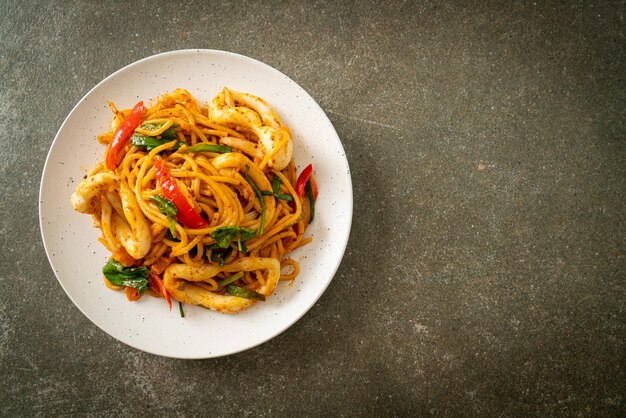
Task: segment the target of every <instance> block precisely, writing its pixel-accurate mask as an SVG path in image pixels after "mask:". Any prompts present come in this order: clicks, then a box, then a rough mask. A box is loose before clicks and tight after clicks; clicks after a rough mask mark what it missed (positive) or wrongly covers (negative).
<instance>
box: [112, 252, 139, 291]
mask: <svg viewBox="0 0 626 418" xmlns="http://www.w3.org/2000/svg"><path fill="white" fill-rule="evenodd" d="M102 274H104V277H106V278H107V280H108V281H110V282H111V284H114V285H115V286H128V287H134V288H135V289H137V291H138V292H139V293H143V292H144V291H146V289H148V269H147V268H146V267H124V266H123V265H122V263H120V262H118V261H116V260H115V259H113V258H111V259H109V261H108V262H107V263H106V264H105V265H104V267H103V268H102Z"/></svg>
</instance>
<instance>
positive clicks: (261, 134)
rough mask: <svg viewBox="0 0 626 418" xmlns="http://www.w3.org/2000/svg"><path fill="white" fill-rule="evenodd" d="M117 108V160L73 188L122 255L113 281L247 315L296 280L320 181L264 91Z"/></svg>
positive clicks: (111, 272) (113, 150) (110, 157)
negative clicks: (296, 151)
mask: <svg viewBox="0 0 626 418" xmlns="http://www.w3.org/2000/svg"><path fill="white" fill-rule="evenodd" d="M109 106H110V108H111V110H112V111H113V113H114V117H113V121H112V123H111V130H110V132H108V133H105V134H102V135H99V136H98V141H99V142H100V143H102V144H107V150H106V153H105V159H104V161H102V162H101V163H99V164H98V165H97V166H96V167H95V168H94V169H93V170H92V171H91V173H90V174H89V175H88V176H87V177H86V178H85V179H84V180H83V181H82V182H81V183H80V184H79V185H78V187H77V188H76V192H75V193H74V194H73V195H72V197H71V203H72V205H73V207H74V209H75V210H77V211H78V212H82V213H88V214H91V215H92V217H93V219H94V224H95V226H96V227H98V228H99V229H100V230H101V231H102V236H101V237H100V238H99V241H100V242H101V243H102V244H103V245H104V246H105V247H106V248H107V249H108V250H109V251H111V253H112V257H111V259H110V260H109V262H108V263H107V264H106V265H105V266H104V268H103V273H104V282H105V284H106V286H107V287H109V288H111V289H115V290H122V289H124V290H125V292H126V296H127V297H128V299H129V300H136V299H138V298H139V297H140V296H141V294H143V293H144V292H148V293H151V294H153V295H157V296H158V295H160V296H163V297H164V298H165V299H166V300H167V302H168V303H169V304H170V309H171V300H170V296H171V297H173V298H174V299H176V300H178V301H179V302H182V303H189V304H194V305H200V306H204V307H206V308H209V309H213V310H216V311H220V312H236V311H239V310H241V309H245V308H246V307H249V306H251V305H252V304H254V303H255V302H256V301H259V300H265V298H266V297H268V296H270V295H271V294H272V293H273V291H274V289H275V287H276V285H277V282H278V281H279V280H293V279H294V278H295V277H296V275H297V274H298V270H299V267H298V263H297V261H295V260H293V259H292V258H289V257H288V254H289V253H290V252H291V251H292V250H294V249H296V248H298V247H299V246H302V245H304V244H306V243H307V242H309V241H310V240H311V238H310V237H307V238H305V237H304V233H305V230H306V228H307V226H308V224H309V222H310V221H311V220H312V218H313V214H314V201H315V198H316V197H317V186H316V185H315V181H314V180H313V177H312V176H311V166H310V165H309V166H307V167H306V168H305V169H304V170H302V173H301V174H300V176H299V177H296V174H297V173H296V166H295V164H294V161H293V159H292V138H291V133H290V131H289V128H288V127H286V126H284V125H283V124H282V123H281V121H280V119H279V118H278V116H277V115H276V113H275V112H274V110H273V109H272V108H271V107H270V106H269V105H268V104H267V103H266V102H265V101H264V100H262V99H260V98H258V97H256V96H253V95H251V94H247V93H241V92H236V91H231V90H228V89H227V88H224V89H223V90H222V91H221V92H220V93H219V94H218V95H217V96H216V97H215V98H214V99H213V100H212V102H211V103H210V104H208V105H206V106H202V107H201V106H199V104H198V102H197V101H196V100H195V99H194V98H193V97H192V96H191V94H190V93H189V92H187V91H186V90H182V89H176V90H174V91H173V92H171V93H168V94H164V95H163V96H161V97H159V98H158V99H157V100H156V101H155V102H154V103H153V105H152V106H150V107H147V108H146V107H144V106H143V102H139V103H137V105H136V106H135V107H134V108H133V109H126V110H121V111H120V110H118V109H117V108H116V107H115V105H113V104H112V103H109ZM281 271H282V272H281Z"/></svg>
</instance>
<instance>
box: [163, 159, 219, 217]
mask: <svg viewBox="0 0 626 418" xmlns="http://www.w3.org/2000/svg"><path fill="white" fill-rule="evenodd" d="M154 169H155V170H156V175H157V180H159V184H160V185H161V191H162V192H163V196H165V197H166V198H168V199H169V200H171V201H172V203H174V205H175V206H176V209H178V213H177V214H176V219H177V220H178V222H180V223H181V224H182V225H184V226H186V227H187V228H194V229H198V228H206V227H207V226H209V225H208V224H207V223H206V221H205V220H204V219H202V217H201V216H200V215H199V214H198V212H196V211H195V210H194V209H193V207H192V206H191V204H189V202H188V201H187V198H186V197H185V195H184V194H183V192H182V191H181V190H180V189H179V188H178V186H177V185H176V183H175V182H174V179H172V177H171V176H170V175H169V173H168V172H167V170H166V169H165V165H164V164H163V159H161V157H155V159H154Z"/></svg>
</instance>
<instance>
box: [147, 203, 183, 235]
mask: <svg viewBox="0 0 626 418" xmlns="http://www.w3.org/2000/svg"><path fill="white" fill-rule="evenodd" d="M150 200H152V201H153V202H154V203H156V205H157V207H158V208H159V212H161V213H162V214H163V215H165V216H167V219H168V220H169V221H170V234H171V235H172V237H175V236H176V225H175V223H174V222H175V221H174V217H175V216H176V214H177V213H178V208H177V207H176V205H174V202H172V201H171V200H169V199H166V198H164V197H161V196H150Z"/></svg>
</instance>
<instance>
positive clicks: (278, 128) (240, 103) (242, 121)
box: [209, 88, 293, 171]
mask: <svg viewBox="0 0 626 418" xmlns="http://www.w3.org/2000/svg"><path fill="white" fill-rule="evenodd" d="M209 116H210V117H211V119H213V120H214V121H216V122H217V123H220V124H224V125H239V126H244V127H245V128H246V129H247V130H249V131H251V132H253V133H254V134H255V135H256V136H257V138H258V143H257V148H258V150H259V151H260V153H261V155H262V156H263V160H264V162H265V163H266V164H267V165H268V166H270V167H271V168H274V169H276V170H279V171H280V170H282V169H284V168H285V167H287V165H288V164H289V162H290V161H291V157H292V155H293V143H292V140H291V134H290V133H289V130H288V129H286V128H285V127H284V126H283V125H282V123H281V122H280V119H279V118H278V115H276V112H274V110H273V109H272V108H271V107H270V106H269V105H268V104H267V102H266V101H265V100H263V99H261V98H260V97H257V96H254V95H252V94H248V93H242V92H238V91H232V90H228V89H227V88H224V89H223V90H222V91H221V92H220V93H219V94H218V95H217V96H215V98H213V100H212V101H211V104H210V106H209ZM244 145H245V144H244ZM233 146H235V147H236V148H239V149H241V150H242V151H244V152H246V153H247V154H248V155H250V156H252V157H256V156H257V155H255V153H253V152H252V150H250V149H249V148H247V147H246V148H242V147H238V146H237V145H233ZM266 157H267V161H265V158H266ZM264 165H265V164H264V163H262V164H261V167H263V166H264Z"/></svg>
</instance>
